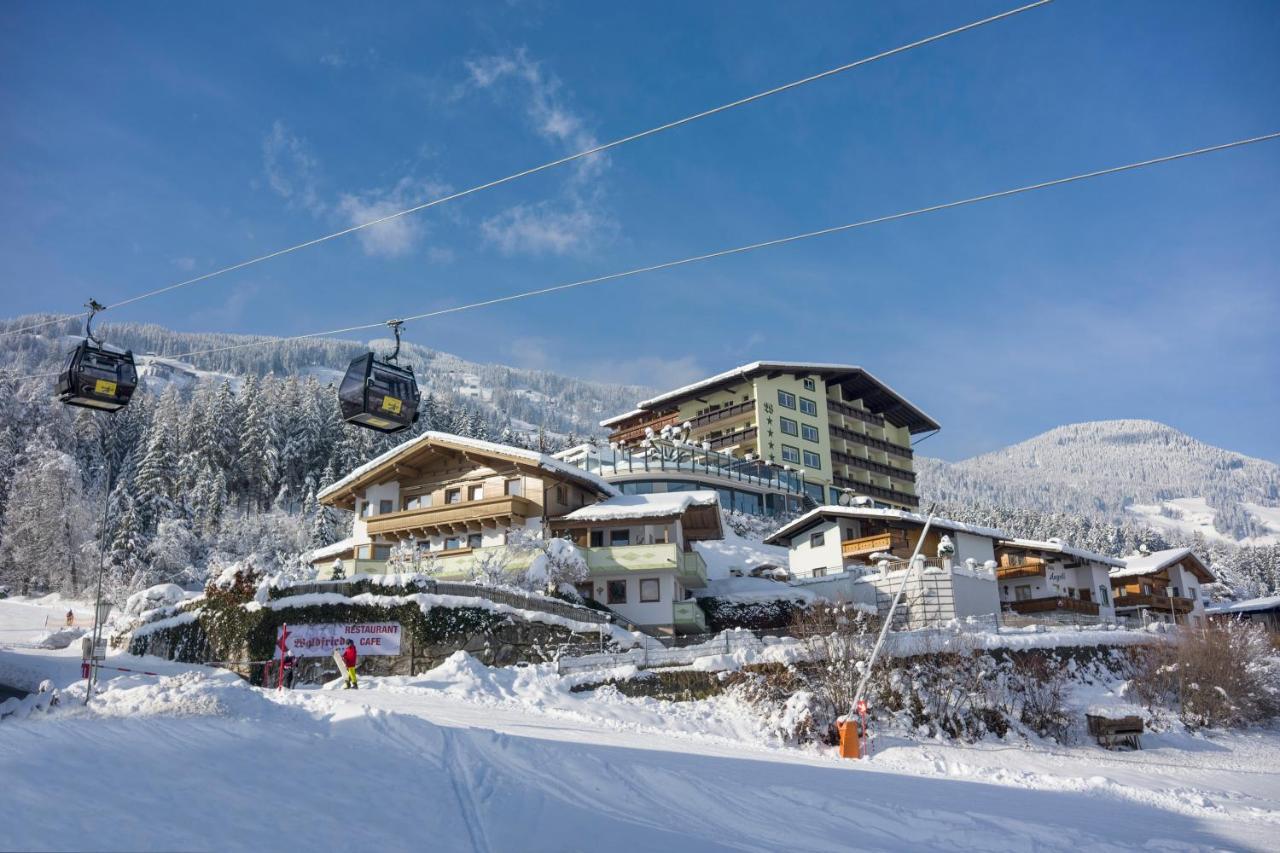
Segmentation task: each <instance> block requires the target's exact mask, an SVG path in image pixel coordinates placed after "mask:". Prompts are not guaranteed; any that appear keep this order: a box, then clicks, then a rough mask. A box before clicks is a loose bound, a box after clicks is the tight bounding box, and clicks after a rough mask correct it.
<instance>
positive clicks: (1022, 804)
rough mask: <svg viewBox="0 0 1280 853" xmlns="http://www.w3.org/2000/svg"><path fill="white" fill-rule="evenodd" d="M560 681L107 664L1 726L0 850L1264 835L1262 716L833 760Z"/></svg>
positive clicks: (746, 845) (736, 725) (1125, 841)
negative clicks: (99, 691) (99, 679)
mask: <svg viewBox="0 0 1280 853" xmlns="http://www.w3.org/2000/svg"><path fill="white" fill-rule="evenodd" d="M14 654H22V655H23V656H25V658H26V665H27V666H34V665H37V664H38V662H39V660H40V659H41V657H42V656H43V659H45V660H47V661H48V662H49V664H50V668H49V671H50V672H61V670H60V666H61V665H62V664H63V663H64V659H67V660H69V659H68V656H67V654H66V652H65V651H62V652H55V651H46V650H22V651H20V652H15V651H12V650H5V649H0V667H2V666H3V664H4V661H5V658H6V657H8V656H11V655H14ZM113 661H114V662H116V663H120V664H128V663H130V662H135V663H136V659H134V660H131V659H128V658H127V657H124V656H120V657H117V658H113ZM170 666H171V667H175V668H178V665H173V664H170ZM63 677H64V678H65V672H63ZM71 680H73V679H67V680H66V681H65V682H64V683H65V684H70V682H71ZM571 683H572V682H571V681H568V680H566V679H560V678H558V677H557V676H555V673H554V668H553V667H549V666H548V667H521V668H509V669H501V670H492V669H488V668H486V667H484V666H482V665H480V664H478V663H477V662H475V661H474V660H473V659H471V658H468V657H466V656H465V655H457V656H455V657H454V658H453V659H451V660H450V661H448V662H446V663H445V664H444V665H442V666H441V667H438V668H437V669H436V670H433V671H432V672H430V673H426V674H424V675H421V676H417V677H415V678H382V679H365V680H364V681H363V683H362V689H361V690H359V691H341V690H331V689H318V688H313V689H306V690H298V691H294V692H291V693H290V692H284V693H276V692H272V691H262V690H259V689H256V688H251V687H249V686H247V685H246V684H244V683H243V682H241V681H240V680H239V679H237V678H235V677H234V676H232V675H230V674H228V673H221V672H217V671H213V670H204V669H199V668H188V671H186V672H180V673H179V674H178V675H176V676H172V677H166V678H163V679H156V678H148V677H143V676H133V675H124V674H120V675H117V676H116V677H115V678H112V679H110V680H109V681H108V682H107V685H108V687H107V690H106V692H105V693H104V694H103V695H101V696H100V697H98V698H96V699H95V700H94V702H93V705H92V706H91V707H90V708H89V709H85V708H84V707H83V706H82V705H80V704H79V703H78V702H76V701H74V699H75V696H74V694H75V692H76V688H75V687H74V686H72V687H71V688H70V690H69V695H68V696H67V698H66V699H65V700H64V703H63V704H62V706H60V707H59V708H58V709H56V711H55V712H54V713H52V714H50V715H47V716H45V715H39V714H35V715H32V716H31V717H30V718H28V719H25V720H15V719H12V718H10V719H7V720H5V721H3V722H0V768H3V777H4V779H5V780H6V782H7V783H9V784H5V785H0V810H2V811H3V813H4V814H5V815H7V816H8V817H7V819H6V820H5V821H4V822H3V823H0V849H24V850H28V849H29V850H44V849H85V848H91V849H110V850H125V849H129V850H159V849H170V850H171V849H219V850H245V849H253V850H260V849H272V850H314V849H354V848H357V847H358V848H362V849H378V850H420V849H430V850H440V851H574V850H582V851H598V850H617V851H630V850H646V851H647V850H665V851H727V850H735V851H779V850H787V851H836V850H849V849H864V850H920V849H956V850H959V849H963V850H1001V851H1003V850H1011V849H1013V850H1017V849H1022V850H1031V849H1036V850H1072V851H1078V850H1125V849H1137V848H1142V849H1152V850H1196V849H1215V848H1216V849H1221V848H1230V849H1245V850H1267V849H1275V848H1274V839H1275V838H1276V837H1277V836H1280V770H1278V769H1277V768H1280V731H1269V732H1253V733H1244V734H1231V735H1220V736H1215V737H1212V738H1208V737H1193V736H1189V735H1186V734H1169V735H1154V736H1149V737H1148V738H1146V739H1145V741H1146V743H1145V745H1146V746H1147V749H1146V750H1144V751H1143V752H1140V753H1121V754H1110V753H1106V752H1104V751H1102V750H1100V749H1098V748H1096V747H1092V746H1076V747H1072V748H1060V747H1056V746H1050V745H1044V744H1032V745H1027V744H1023V743H1021V742H1018V741H1009V742H1002V741H994V740H993V741H989V742H985V743H983V744H980V745H977V746H974V747H964V746H954V745H949V744H944V743H934V742H925V743H918V742H911V741H907V740H904V739H895V738H883V739H881V743H880V745H879V747H878V751H877V754H876V755H874V756H873V757H872V758H871V759H870V760H867V761H860V762H853V761H842V760H840V759H838V758H836V757H834V756H833V755H832V754H831V751H830V750H826V749H816V748H815V749H796V748H787V747H783V746H780V745H778V744H776V743H775V742H773V741H772V740H771V738H770V737H769V735H768V733H767V732H766V731H765V729H764V726H763V724H762V723H761V722H760V721H759V719H758V718H756V717H755V716H754V715H753V714H751V713H749V711H748V709H747V708H745V707H744V706H741V705H739V704H738V703H737V702H736V701H734V700H731V699H728V698H725V697H721V698H717V699H711V700H704V701H700V702H687V703H667V702H660V701H656V700H651V699H628V698H625V697H622V696H620V695H618V694H616V693H615V692H613V691H610V690H607V689H606V690H603V691H598V692H596V693H572V692H570V690H569V689H568V688H569V686H570V685H571ZM80 696H81V698H83V694H82V693H81V694H80ZM11 780H14V781H12V782H11Z"/></svg>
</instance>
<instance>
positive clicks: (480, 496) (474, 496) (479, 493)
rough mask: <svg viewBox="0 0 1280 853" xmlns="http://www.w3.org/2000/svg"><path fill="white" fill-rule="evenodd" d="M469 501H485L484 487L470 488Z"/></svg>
mask: <svg viewBox="0 0 1280 853" xmlns="http://www.w3.org/2000/svg"><path fill="white" fill-rule="evenodd" d="M467 500H469V501H482V500H484V486H468V487H467Z"/></svg>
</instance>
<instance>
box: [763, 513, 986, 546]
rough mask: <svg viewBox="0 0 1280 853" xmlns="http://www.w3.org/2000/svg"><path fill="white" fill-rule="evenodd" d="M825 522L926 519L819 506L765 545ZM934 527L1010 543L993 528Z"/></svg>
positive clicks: (946, 523)
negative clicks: (843, 519) (835, 519)
mask: <svg viewBox="0 0 1280 853" xmlns="http://www.w3.org/2000/svg"><path fill="white" fill-rule="evenodd" d="M827 518H862V519H879V520H887V521H905V522H908V523H910V524H919V525H923V524H924V523H925V522H926V521H928V517H927V516H923V515H920V514H919V513H914V512H907V511H906V510H903V509H877V508H874V507H852V506H820V507H815V508H814V509H811V510H809V511H808V512H806V513H805V514H804V515H802V516H800V517H799V518H797V519H795V520H794V521H792V522H790V523H789V524H786V525H783V526H782V527H780V528H778V529H777V530H775V531H774V532H773V533H770V534H769V535H768V536H766V537H765V540H764V541H765V544H766V545H776V544H778V543H779V542H780V540H782V539H787V538H789V537H791V536H794V535H795V534H796V533H799V532H801V531H803V530H804V529H805V528H806V527H810V526H812V525H813V524H815V523H817V522H819V521H822V520H823V519H827ZM933 526H934V527H937V528H939V529H942V530H950V531H952V532H955V533H972V534H973V535H975V536H986V537H987V538H989V539H1009V538H1010V537H1009V534H1008V533H1005V532H1004V531H1003V530H998V529H996V528H994V527H981V526H979V525H977V524H966V523H964V522H963V521H952V520H951V519H949V518H940V517H938V516H934V518H933Z"/></svg>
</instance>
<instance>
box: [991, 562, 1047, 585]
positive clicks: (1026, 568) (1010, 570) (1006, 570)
mask: <svg viewBox="0 0 1280 853" xmlns="http://www.w3.org/2000/svg"><path fill="white" fill-rule="evenodd" d="M1043 574H1044V560H1041V559H1038V558H1034V557H1033V558H1030V559H1026V560H1023V561H1022V562H1021V563H1020V564H1016V565H1004V564H1002V565H1000V566H999V567H997V568H996V577H997V578H999V579H1000V580H1002V581H1009V580H1016V579H1017V578H1035V577H1040V576H1042V575H1043Z"/></svg>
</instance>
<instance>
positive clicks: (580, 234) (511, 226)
mask: <svg viewBox="0 0 1280 853" xmlns="http://www.w3.org/2000/svg"><path fill="white" fill-rule="evenodd" d="M615 230H616V229H615V225H614V222H613V220H612V219H611V218H609V217H608V216H607V215H605V214H604V213H603V212H602V211H600V210H599V209H598V208H596V207H594V206H592V205H588V204H583V203H581V202H579V201H578V200H577V199H570V200H569V202H568V204H567V205H560V204H552V203H550V202H542V203H540V204H532V205H530V204H517V205H515V206H514V207H509V208H507V209H506V210H504V211H502V212H501V213H499V214H497V215H496V216H491V217H490V218H488V219H486V220H485V221H484V222H482V223H480V231H481V233H482V234H483V235H484V237H485V239H486V240H488V241H489V242H491V243H493V244H494V245H496V246H497V247H498V250H499V251H500V252H502V254H504V255H514V254H517V253H522V252H523V253H527V254H531V255H568V254H577V253H581V252H585V251H588V250H589V249H591V248H592V247H594V246H595V245H596V244H597V243H600V242H603V241H604V240H605V239H607V238H608V237H611V236H612V234H613V232H614V231H615Z"/></svg>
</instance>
